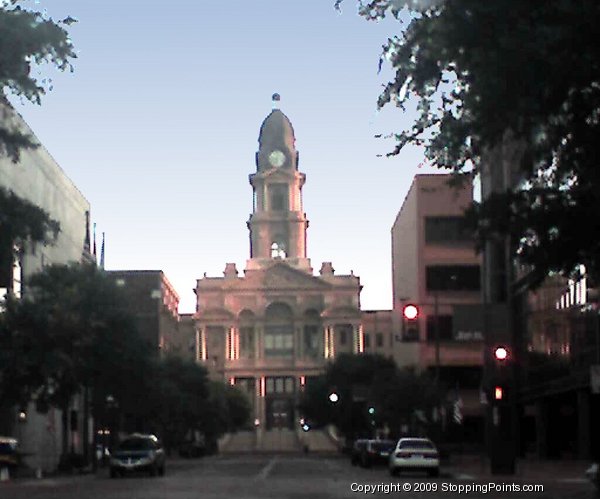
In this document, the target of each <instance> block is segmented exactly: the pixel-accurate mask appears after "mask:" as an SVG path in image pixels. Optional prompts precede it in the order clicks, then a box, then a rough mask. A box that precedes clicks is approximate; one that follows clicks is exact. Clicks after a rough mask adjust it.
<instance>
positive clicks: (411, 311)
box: [402, 304, 419, 321]
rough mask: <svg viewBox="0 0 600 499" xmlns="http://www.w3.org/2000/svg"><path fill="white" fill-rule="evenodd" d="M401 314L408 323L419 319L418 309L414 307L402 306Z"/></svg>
mask: <svg viewBox="0 0 600 499" xmlns="http://www.w3.org/2000/svg"><path fill="white" fill-rule="evenodd" d="M402 314H403V315H404V318H405V319H408V320H409V321H414V320H415V319H416V318H417V317H419V307H417V306H416V305H412V304H410V305H404V309H403V310H402Z"/></svg>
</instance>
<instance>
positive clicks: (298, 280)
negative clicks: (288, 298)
mask: <svg viewBox="0 0 600 499" xmlns="http://www.w3.org/2000/svg"><path fill="white" fill-rule="evenodd" d="M261 281H262V285H263V286H264V287H265V288H267V289H273V290H285V289H298V288H302V289H307V290H310V289H318V290H326V289H329V288H330V287H331V285H330V284H328V283H326V282H323V281H322V280H321V279H319V278H318V277H315V276H313V275H310V274H307V273H305V272H302V271H300V270H296V269H294V268H292V267H290V266H289V265H286V264H285V263H278V264H275V265H273V266H272V267H269V268H268V269H265V270H264V273H263V275H262V279H261Z"/></svg>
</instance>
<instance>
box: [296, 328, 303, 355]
mask: <svg viewBox="0 0 600 499" xmlns="http://www.w3.org/2000/svg"><path fill="white" fill-rule="evenodd" d="M303 328H304V326H303V324H301V323H296V324H295V325H294V337H295V339H296V341H294V357H295V359H296V360H300V359H303V358H304V342H303V341H302V340H303V338H302V333H303Z"/></svg>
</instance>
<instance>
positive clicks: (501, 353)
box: [494, 346, 509, 362]
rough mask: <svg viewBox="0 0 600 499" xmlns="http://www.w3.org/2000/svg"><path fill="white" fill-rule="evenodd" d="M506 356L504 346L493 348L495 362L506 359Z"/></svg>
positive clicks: (506, 351) (506, 350)
mask: <svg viewBox="0 0 600 499" xmlns="http://www.w3.org/2000/svg"><path fill="white" fill-rule="evenodd" d="M508 358H509V354H508V349H507V348H506V347H503V346H497V347H495V348H494V359H496V361H497V362H504V361H506V360H508Z"/></svg>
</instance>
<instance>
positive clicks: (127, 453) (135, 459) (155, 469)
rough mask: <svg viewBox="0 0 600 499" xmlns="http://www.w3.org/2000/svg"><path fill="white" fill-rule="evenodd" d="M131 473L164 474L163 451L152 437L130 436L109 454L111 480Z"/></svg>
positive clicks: (158, 442) (157, 441)
mask: <svg viewBox="0 0 600 499" xmlns="http://www.w3.org/2000/svg"><path fill="white" fill-rule="evenodd" d="M131 471H142V472H147V473H148V474H149V475H150V476H156V475H157V474H158V475H164V474H165V451H164V449H163V447H162V445H161V443H160V441H159V440H158V438H156V437H155V436H154V435H141V434H133V435H130V436H128V437H127V438H126V439H125V440H123V441H122V442H121V443H120V444H119V446H118V447H117V448H116V449H115V451H114V452H112V453H111V457H110V476H111V478H115V477H116V476H118V475H121V476H123V475H124V474H125V473H126V472H131Z"/></svg>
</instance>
